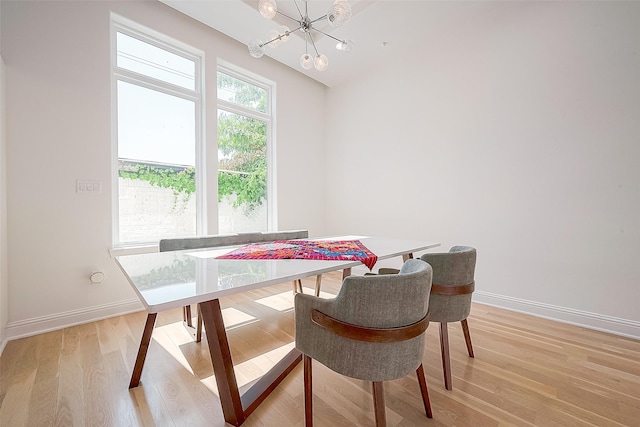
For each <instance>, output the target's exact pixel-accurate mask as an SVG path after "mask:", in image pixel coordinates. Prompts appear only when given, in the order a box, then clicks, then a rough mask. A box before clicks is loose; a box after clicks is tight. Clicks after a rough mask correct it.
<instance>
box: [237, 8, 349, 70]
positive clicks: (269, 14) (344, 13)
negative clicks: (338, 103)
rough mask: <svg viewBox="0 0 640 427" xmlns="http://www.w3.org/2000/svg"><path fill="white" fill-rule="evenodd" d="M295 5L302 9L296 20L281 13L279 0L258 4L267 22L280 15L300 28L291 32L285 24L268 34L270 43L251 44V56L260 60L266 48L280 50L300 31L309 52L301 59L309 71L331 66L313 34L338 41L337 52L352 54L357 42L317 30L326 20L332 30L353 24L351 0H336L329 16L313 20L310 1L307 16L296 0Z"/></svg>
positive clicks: (301, 64)
mask: <svg viewBox="0 0 640 427" xmlns="http://www.w3.org/2000/svg"><path fill="white" fill-rule="evenodd" d="M293 2H294V4H295V5H296V9H298V13H299V14H300V18H294V17H292V16H289V15H287V14H285V13H282V12H281V11H279V10H278V5H277V4H276V0H260V2H259V4H258V10H259V11H260V14H261V15H262V16H264V17H265V18H267V19H273V17H274V16H276V14H280V15H282V16H284V17H286V18H289V19H291V20H292V21H294V22H295V25H296V28H294V29H293V30H291V29H289V27H287V26H286V25H283V26H281V27H280V28H279V29H277V30H271V31H269V33H268V34H267V41H266V42H263V41H262V40H259V39H256V40H253V41H251V43H249V45H248V47H249V53H250V54H251V56H253V57H254V58H260V57H261V56H262V55H264V47H265V46H269V47H272V48H275V47H278V46H279V45H280V44H281V43H286V42H287V41H288V40H289V35H291V34H293V33H295V32H296V31H298V30H302V32H303V33H304V44H305V49H304V53H303V54H302V56H301V57H300V66H301V67H302V68H304V69H305V70H309V69H311V67H315V68H316V70H318V71H324V70H326V68H327V67H328V66H329V59H328V58H327V56H326V55H325V54H323V53H320V52H318V48H317V47H316V42H315V40H314V35H313V34H312V31H314V32H316V33H320V34H323V35H325V36H327V37H330V38H332V39H334V40H336V41H337V42H338V44H337V45H336V49H338V50H340V51H343V52H350V51H351V48H352V47H353V41H351V40H340V39H338V38H336V37H334V36H332V35H331V34H328V33H326V32H324V31H322V30H320V29H318V28H316V26H315V25H316V24H318V23H321V22H322V21H324V20H326V21H327V22H328V24H329V25H330V26H331V27H334V28H335V27H339V26H341V25H342V24H345V23H346V22H347V21H349V19H350V18H351V5H350V4H349V2H348V0H335V1H334V3H333V5H332V6H331V7H330V8H329V10H328V11H327V13H326V14H325V15H322V16H320V17H318V18H316V19H311V18H309V12H308V4H307V3H308V0H304V14H303V12H302V11H301V10H300V7H299V5H298V2H297V1H296V0H294V1H293ZM316 37H317V34H316ZM309 43H311V46H312V47H313V51H312V53H315V56H312V55H311V54H310V53H309Z"/></svg>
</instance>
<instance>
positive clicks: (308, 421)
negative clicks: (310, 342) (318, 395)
mask: <svg viewBox="0 0 640 427" xmlns="http://www.w3.org/2000/svg"><path fill="white" fill-rule="evenodd" d="M302 360H303V365H304V367H303V369H304V425H305V426H306V427H312V426H313V387H312V379H311V358H310V357H309V356H307V355H306V354H303V355H302Z"/></svg>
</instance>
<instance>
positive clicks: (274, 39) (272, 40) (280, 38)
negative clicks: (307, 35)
mask: <svg viewBox="0 0 640 427" xmlns="http://www.w3.org/2000/svg"><path fill="white" fill-rule="evenodd" d="M301 28H302V25H301V26H299V27H298V28H296V29H295V30H290V31H289V34H293V33H294V32H296V31H298V30H299V29H301ZM284 36H285V34H279V35H278V37H274V38H272V39H271V40H269V41H267V42H264V43H262V44H261V45H259V46H260V47H264V46H266V45H268V44H269V43H273V42H274V41H276V40H282V37H284Z"/></svg>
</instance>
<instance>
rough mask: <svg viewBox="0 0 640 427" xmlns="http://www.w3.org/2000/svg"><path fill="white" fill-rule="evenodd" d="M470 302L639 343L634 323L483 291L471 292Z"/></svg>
mask: <svg viewBox="0 0 640 427" xmlns="http://www.w3.org/2000/svg"><path fill="white" fill-rule="evenodd" d="M473 301H474V302H477V303H480V304H486V305H490V306H493V307H499V308H504V309H506V310H511V311H518V312H521V313H525V314H531V315H532V316H537V317H544V318H546V319H551V320H556V321H558V322H563V323H569V324H572V325H577V326H582V327H585V328H589V329H595V330H598V331H603V332H608V333H611V334H615V335H621V336H624V337H628V338H634V339H640V322H637V321H635V320H628V319H621V318H618V317H612V316H605V315H602V314H597V313H590V312H588V311H581V310H575V309H572V308H566V307H560V306H556V305H551V304H544V303H539V302H535V301H529V300H524V299H520V298H513V297H508V296H504V295H498V294H492V293H489V292H483V291H475V292H474V293H473Z"/></svg>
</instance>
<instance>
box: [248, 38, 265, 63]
mask: <svg viewBox="0 0 640 427" xmlns="http://www.w3.org/2000/svg"><path fill="white" fill-rule="evenodd" d="M261 45H262V40H258V39H255V40H252V41H251V43H249V45H248V47H249V54H250V55H251V56H253V57H254V58H260V57H261V56H262V55H264V46H261Z"/></svg>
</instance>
